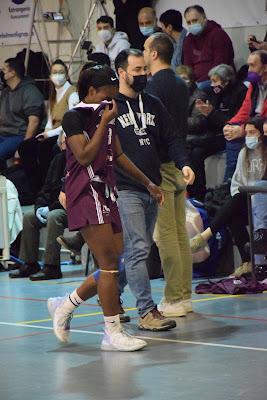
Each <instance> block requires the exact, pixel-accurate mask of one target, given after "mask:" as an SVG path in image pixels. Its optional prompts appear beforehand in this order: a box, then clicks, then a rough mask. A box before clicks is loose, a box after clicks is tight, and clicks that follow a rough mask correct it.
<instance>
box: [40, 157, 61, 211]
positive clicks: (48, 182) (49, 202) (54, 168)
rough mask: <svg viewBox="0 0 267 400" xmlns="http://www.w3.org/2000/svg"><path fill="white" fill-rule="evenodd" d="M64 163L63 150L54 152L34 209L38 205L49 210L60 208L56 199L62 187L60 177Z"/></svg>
mask: <svg viewBox="0 0 267 400" xmlns="http://www.w3.org/2000/svg"><path fill="white" fill-rule="evenodd" d="M65 165H66V157H65V152H64V151H61V152H60V153H58V154H56V155H55V157H54V158H53V160H52V161H51V164H50V166H49V169H48V172H47V175H46V179H45V183H44V185H43V187H42V189H41V190H40V192H39V193H38V195H37V199H36V201H35V205H34V208H35V211H36V210H37V208H40V207H49V210H50V211H51V210H56V209H58V208H62V206H61V204H60V203H59V201H58V196H59V192H60V191H61V187H62V178H63V177H64V171H65Z"/></svg>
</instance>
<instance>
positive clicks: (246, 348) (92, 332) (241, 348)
mask: <svg viewBox="0 0 267 400" xmlns="http://www.w3.org/2000/svg"><path fill="white" fill-rule="evenodd" d="M0 325H6V326H17V327H24V328H34V329H46V330H53V328H52V327H50V326H40V325H26V324H25V325H23V324H17V323H14V322H1V321H0ZM70 332H74V333H85V334H89V335H103V334H104V332H96V331H84V330H80V329H71V330H70ZM135 337H137V338H140V339H146V340H154V341H158V342H168V343H181V344H192V345H198V346H209V347H221V348H226V349H237V350H254V351H263V352H267V348H264V347H248V346H236V345H231V344H220V343H209V342H193V341H190V340H178V339H165V338H159V337H150V336H135Z"/></svg>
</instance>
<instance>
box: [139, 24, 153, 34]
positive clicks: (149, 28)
mask: <svg viewBox="0 0 267 400" xmlns="http://www.w3.org/2000/svg"><path fill="white" fill-rule="evenodd" d="M139 29H140V32H141V33H142V35H144V36H150V35H152V34H153V33H154V32H155V27H154V26H152V25H151V26H139Z"/></svg>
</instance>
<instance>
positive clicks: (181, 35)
mask: <svg viewBox="0 0 267 400" xmlns="http://www.w3.org/2000/svg"><path fill="white" fill-rule="evenodd" d="M159 20H160V23H161V28H162V32H165V33H167V34H168V35H169V36H170V37H171V39H172V40H173V44H174V52H173V56H172V62H171V64H172V67H173V68H174V69H175V68H176V67H177V66H178V65H180V64H182V54H183V44H184V39H185V37H186V34H187V30H186V29H185V28H184V27H183V17H182V14H181V13H180V11H178V10H167V11H165V12H164V13H163V14H161V16H160V17H159Z"/></svg>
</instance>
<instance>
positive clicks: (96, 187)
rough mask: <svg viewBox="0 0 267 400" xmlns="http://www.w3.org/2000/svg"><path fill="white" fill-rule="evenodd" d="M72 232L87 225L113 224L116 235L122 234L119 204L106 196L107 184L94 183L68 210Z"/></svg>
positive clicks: (69, 225)
mask: <svg viewBox="0 0 267 400" xmlns="http://www.w3.org/2000/svg"><path fill="white" fill-rule="evenodd" d="M67 215H68V227H69V230H70V231H78V230H80V229H82V228H84V227H85V226H87V225H102V224H111V225H112V229H113V232H114V233H119V232H122V226H121V219H120V214H119V210H118V206H117V202H116V201H115V202H114V201H112V200H111V198H110V197H108V198H107V197H106V195H105V184H104V183H98V182H92V183H91V184H90V186H89V187H88V192H86V193H81V194H80V196H79V197H78V198H77V199H76V200H75V202H74V204H72V205H71V207H68V209H67Z"/></svg>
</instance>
